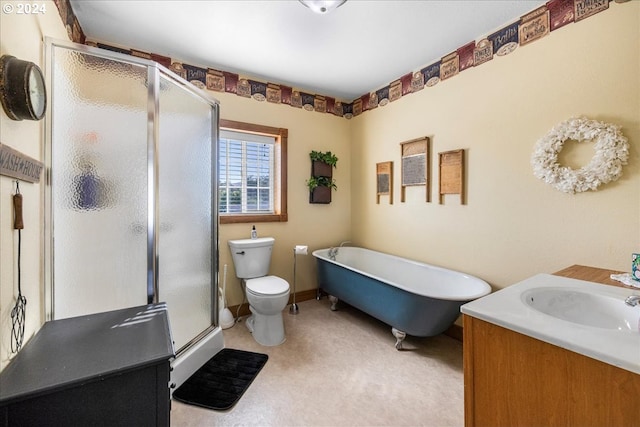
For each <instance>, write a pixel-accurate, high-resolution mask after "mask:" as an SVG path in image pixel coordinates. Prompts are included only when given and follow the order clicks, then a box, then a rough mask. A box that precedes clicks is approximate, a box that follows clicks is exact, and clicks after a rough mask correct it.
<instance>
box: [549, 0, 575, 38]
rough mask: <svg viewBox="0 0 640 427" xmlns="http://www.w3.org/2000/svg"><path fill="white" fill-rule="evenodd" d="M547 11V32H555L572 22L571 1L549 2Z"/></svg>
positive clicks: (556, 0) (558, 0) (552, 0)
mask: <svg viewBox="0 0 640 427" xmlns="http://www.w3.org/2000/svg"><path fill="white" fill-rule="evenodd" d="M547 9H549V26H550V28H549V30H550V31H555V30H557V29H558V28H560V27H563V26H565V25H567V24H570V23H572V22H573V21H574V16H575V14H574V10H573V0H551V1H550V2H549V3H547Z"/></svg>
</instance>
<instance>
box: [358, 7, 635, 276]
mask: <svg viewBox="0 0 640 427" xmlns="http://www.w3.org/2000/svg"><path fill="white" fill-rule="evenodd" d="M639 29H640V2H629V3H624V4H617V3H613V2H612V3H611V7H610V10H607V11H605V12H602V13H600V14H598V15H596V16H594V17H591V18H589V19H587V20H585V21H583V22H580V23H577V24H571V25H568V26H567V27H564V28H561V29H559V30H557V31H555V32H553V33H551V34H550V35H549V36H547V37H545V38H543V39H541V40H539V41H536V42H534V43H532V44H530V45H526V46H522V47H519V48H518V49H516V50H515V51H514V52H513V53H512V54H510V55H508V56H504V57H497V56H496V57H494V59H493V60H492V61H490V62H488V63H486V64H484V65H482V66H480V67H478V68H472V69H469V70H466V71H463V72H462V73H461V74H460V75H458V76H456V77H454V78H451V79H450V80H446V81H443V82H440V83H439V84H437V85H436V86H434V87H432V88H425V89H424V90H423V91H421V92H420V93H417V94H412V95H410V96H407V97H405V98H402V99H400V100H398V101H396V102H393V103H390V104H389V105H387V106H385V107H379V108H377V109H376V110H374V111H369V112H366V113H364V114H363V115H361V116H359V117H357V118H355V119H353V120H352V121H351V122H352V132H353V133H352V140H351V144H352V151H351V169H352V173H351V182H352V190H351V193H352V195H353V203H352V206H351V210H352V220H351V223H352V229H351V235H352V237H353V239H354V241H355V242H357V243H358V244H359V245H362V246H366V247H370V248H374V249H377V250H380V251H383V252H390V253H393V254H396V255H401V256H405V257H408V258H412V259H416V260H420V261H423V262H427V263H432V264H436V265H441V266H445V267H447V268H451V269H456V270H460V271H464V272H467V273H470V274H473V275H477V276H479V277H481V278H483V279H485V280H487V281H488V282H489V283H490V284H491V285H493V286H494V287H498V288H501V287H504V286H507V285H509V284H513V283H515V282H517V281H520V280H522V279H524V278H526V277H528V276H531V275H533V274H536V273H540V272H554V271H557V270H559V269H561V268H564V267H567V266H569V265H572V264H586V265H592V266H597V267H603V268H611V269H620V270H625V271H630V262H631V253H632V252H637V251H638V250H640V173H639V172H638V165H639V162H638V153H639V149H638V143H639V142H640V68H639V66H640V30H639ZM575 115H585V116H588V117H589V118H592V119H597V120H602V121H605V122H611V123H615V124H619V125H621V126H622V128H623V132H624V134H625V135H626V136H627V138H628V139H629V142H630V145H631V156H630V160H629V164H628V165H627V166H626V167H625V168H624V174H623V177H622V178H621V179H620V180H619V181H617V182H615V183H611V184H608V185H605V186H602V187H601V188H600V190H599V191H597V192H588V193H581V194H576V195H569V194H565V193H561V192H559V191H557V190H555V189H554V188H552V187H551V186H549V185H546V184H544V183H543V182H542V181H540V180H538V179H536V178H535V177H534V176H533V173H532V168H531V166H530V163H529V162H530V158H531V153H532V151H533V147H534V144H535V142H536V141H537V140H538V139H539V138H541V137H542V136H544V135H545V134H546V133H547V132H548V131H549V130H550V129H551V128H552V127H553V126H555V125H556V124H557V123H559V122H561V121H563V120H566V119H568V118H569V117H572V116H575ZM420 136H429V137H431V138H432V150H433V153H434V155H433V158H432V161H431V168H432V169H431V177H432V178H433V183H432V194H433V202H431V203H425V202H424V201H423V197H424V196H423V194H424V189H423V188H409V189H408V190H411V191H408V192H407V202H406V203H400V202H399V191H400V185H399V183H400V147H399V145H398V144H399V143H400V142H403V141H407V140H410V139H413V138H417V137H420ZM458 148H464V149H466V154H467V165H466V167H467V181H466V184H467V194H468V198H467V204H466V205H464V206H461V205H460V203H459V198H458V197H456V196H447V197H446V198H445V202H444V204H442V205H439V204H438V198H437V193H438V166H437V159H438V156H437V153H438V152H442V151H447V150H452V149H458ZM563 151H564V150H563ZM566 151H567V153H564V152H563V157H562V159H563V161H566V162H567V163H568V164H570V165H575V166H578V167H579V165H582V164H586V163H588V161H589V160H590V159H591V157H592V156H593V145H592V144H582V145H579V146H578V145H577V144H576V143H575V142H574V143H573V144H571V143H568V144H567V150H566ZM388 160H393V161H394V169H395V171H394V172H395V173H394V180H395V182H396V185H395V188H394V190H395V194H396V197H395V201H394V204H393V205H391V206H390V205H389V204H388V203H387V200H386V199H385V198H383V200H382V202H381V204H380V205H376V204H375V172H374V171H375V164H376V163H377V162H382V161H388Z"/></svg>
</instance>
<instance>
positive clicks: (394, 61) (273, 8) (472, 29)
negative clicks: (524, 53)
mask: <svg viewBox="0 0 640 427" xmlns="http://www.w3.org/2000/svg"><path fill="white" fill-rule="evenodd" d="M543 3H545V2H544V1H540V0H516V1H513V0H441V1H437V0H423V1H418V0H396V1H389V0H347V2H346V3H345V4H344V5H343V6H341V7H340V8H338V9H336V10H334V11H333V12H331V13H329V14H326V15H316V14H314V13H313V12H311V11H310V10H309V9H308V8H306V7H304V6H303V5H302V4H301V3H299V2H298V1H297V0H279V1H278V0H271V1H269V0H259V1H250V0H227V1H224V0H214V1H204V0H200V1H188V0H153V1H152V0H142V1H138V0H129V1H120V0H99V1H98V0H91V1H90V0H71V4H72V7H73V10H74V12H75V14H76V16H77V17H78V20H79V21H80V25H81V26H82V29H83V30H84V32H85V35H86V36H87V37H88V38H89V39H91V40H95V41H99V42H104V43H107V44H109V43H110V44H113V45H117V46H121V47H127V48H135V49H138V50H142V51H145V52H152V53H156V54H159V55H164V56H169V57H171V58H173V59H177V60H181V61H182V62H184V63H187V64H191V65H196V66H201V67H204V68H207V67H208V68H214V69H217V70H223V71H230V72H235V73H238V74H241V75H242V76H245V77H251V78H254V79H257V80H261V81H264V82H273V83H280V84H285V85H289V86H293V87H295V88H298V89H300V90H303V91H308V92H310V93H316V94H322V95H328V96H333V97H336V98H338V99H341V100H344V101H351V100H353V99H355V98H357V97H359V96H361V95H363V94H365V93H368V92H371V91H372V90H375V89H379V88H381V87H384V86H386V85H387V84H388V83H390V82H392V81H393V80H396V79H398V78H399V77H401V76H402V75H404V74H407V73H408V72H411V71H416V70H419V69H420V68H422V67H423V66H426V65H429V64H430V63H432V62H434V61H436V60H438V59H439V58H441V57H442V56H444V55H446V54H448V53H450V52H452V51H454V50H455V49H457V48H459V47H461V46H463V45H465V44H467V43H469V42H471V41H473V40H479V38H480V37H481V36H486V35H488V34H490V33H491V32H493V31H494V30H497V29H500V28H502V27H503V26H504V25H505V24H510V23H512V22H514V21H515V20H517V19H518V18H519V17H520V16H522V15H524V14H525V13H526V12H529V11H531V10H533V9H535V8H536V7H537V6H539V5H541V4H543Z"/></svg>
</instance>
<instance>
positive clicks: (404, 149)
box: [400, 136, 431, 202]
mask: <svg viewBox="0 0 640 427" xmlns="http://www.w3.org/2000/svg"><path fill="white" fill-rule="evenodd" d="M400 149H401V153H402V164H401V166H402V173H401V177H402V185H401V191H400V201H401V202H404V201H405V189H406V187H408V186H414V185H424V186H425V187H426V188H425V191H426V197H425V198H426V201H427V202H430V201H431V191H430V190H431V182H430V181H429V180H428V176H429V157H430V153H429V137H426V136H425V137H423V138H418V139H413V140H411V141H407V142H403V143H401V144H400Z"/></svg>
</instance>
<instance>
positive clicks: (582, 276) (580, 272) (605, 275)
mask: <svg viewBox="0 0 640 427" xmlns="http://www.w3.org/2000/svg"><path fill="white" fill-rule="evenodd" d="M621 273H622V271H617V270H607V269H604V268H597V267H588V266H586V265H577V264H576V265H572V266H571V267H567V268H563V269H562V270H560V271H556V272H555V273H553V274H554V275H555V276H563V277H569V278H572V279H579V280H586V281H587V282H596V283H602V284H603V285H611V286H619V287H621V288H627V289H633V288H630V287H629V286H625V285H624V284H622V283H621V282H618V281H617V280H613V279H612V278H611V275H612V274H621Z"/></svg>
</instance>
